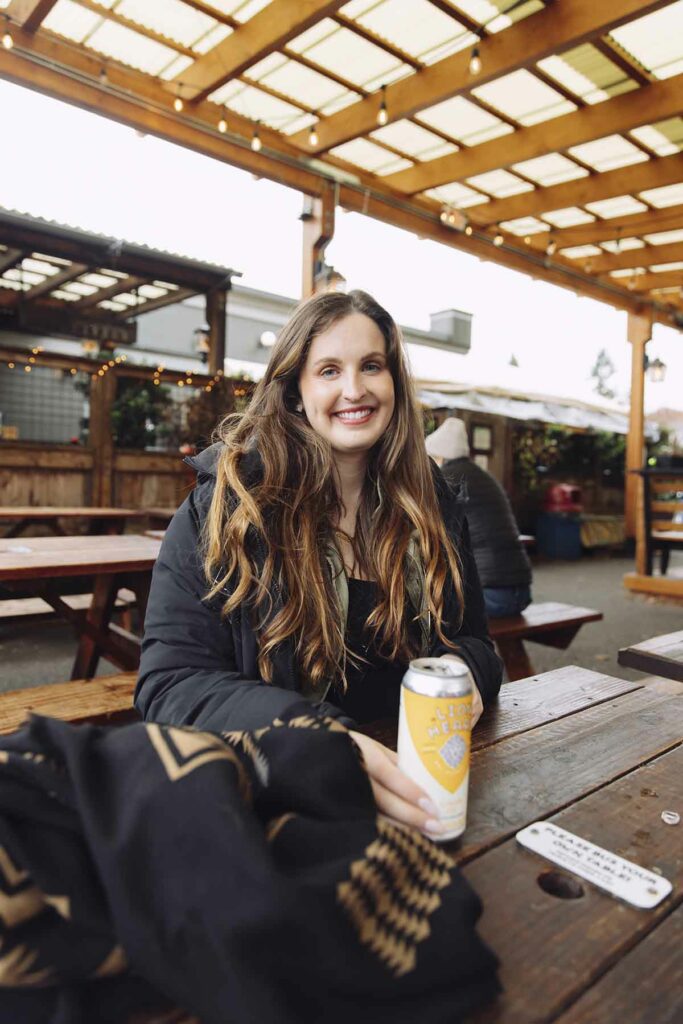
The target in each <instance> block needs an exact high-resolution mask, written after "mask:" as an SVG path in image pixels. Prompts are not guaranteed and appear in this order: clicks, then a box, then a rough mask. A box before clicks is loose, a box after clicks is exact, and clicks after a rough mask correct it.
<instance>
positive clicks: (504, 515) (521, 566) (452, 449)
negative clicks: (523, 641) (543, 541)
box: [426, 416, 531, 619]
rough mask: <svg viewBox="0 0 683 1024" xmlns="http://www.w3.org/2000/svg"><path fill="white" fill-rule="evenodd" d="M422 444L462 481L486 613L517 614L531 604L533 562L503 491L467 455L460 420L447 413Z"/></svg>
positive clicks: (450, 475) (451, 476)
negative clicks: (466, 498) (424, 443)
mask: <svg viewBox="0 0 683 1024" xmlns="http://www.w3.org/2000/svg"><path fill="white" fill-rule="evenodd" d="M426 447H427V453H428V454H429V455H431V457H432V458H433V459H434V461H435V462H436V463H437V464H438V465H439V466H442V467H443V468H442V471H443V475H444V476H445V477H446V479H447V480H448V482H449V483H451V484H462V483H464V484H465V487H466V493H467V495H468V498H469V501H468V503H467V513H466V514H467V521H468V523H469V528H470V537H471V540H472V549H473V551H474V560H475V562H476V563H477V569H478V571H479V579H480V580H481V585H482V587H483V590H484V602H485V604H486V613H487V615H488V616H489V618H491V619H497V618H502V617H503V616H505V615H518V614H519V612H522V611H524V609H525V608H526V607H527V605H529V604H530V603H531V564H530V562H529V559H528V557H527V554H526V551H525V550H524V548H523V546H522V543H521V541H520V539H519V528H518V526H517V523H516V522H515V517H514V513H513V511H512V508H511V506H510V502H509V501H508V497H507V495H506V493H505V491H504V490H503V488H502V487H501V486H500V484H499V483H498V481H497V480H496V479H495V478H494V477H492V476H491V474H490V473H488V472H487V471H486V470H485V469H482V468H481V466H478V465H477V464H476V463H475V462H472V460H471V459H470V446H469V443H468V440H467V429H466V427H465V424H464V423H463V421H462V420H459V419H456V417H454V416H449V417H448V419H446V420H444V422H443V423H442V424H441V426H440V427H437V429H436V430H435V431H434V433H432V434H430V435H429V437H428V438H427V441H426Z"/></svg>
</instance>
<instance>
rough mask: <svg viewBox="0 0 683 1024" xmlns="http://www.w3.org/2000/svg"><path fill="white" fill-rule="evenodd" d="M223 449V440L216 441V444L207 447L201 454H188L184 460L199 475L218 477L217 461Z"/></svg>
mask: <svg viewBox="0 0 683 1024" xmlns="http://www.w3.org/2000/svg"><path fill="white" fill-rule="evenodd" d="M222 450H223V442H222V441H216V443H215V444H212V445H210V446H209V447H208V448H205V449H204V451H203V452H200V453H199V455H188V456H187V457H186V458H185V459H183V462H186V463H187V465H188V466H191V468H192V469H194V471H195V473H197V474H199V476H200V477H201V476H211V477H213V478H214V480H215V479H216V463H217V462H218V457H219V455H220V454H221V452H222Z"/></svg>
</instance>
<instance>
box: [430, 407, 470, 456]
mask: <svg viewBox="0 0 683 1024" xmlns="http://www.w3.org/2000/svg"><path fill="white" fill-rule="evenodd" d="M425 447H426V448H427V454H428V455H432V456H434V457H435V458H440V459H461V458H462V457H463V456H469V454H470V446H469V443H468V440H467V428H466V427H465V424H464V423H463V421H462V420H459V419H456V418H455V416H449V417H448V419H446V420H444V421H443V423H442V424H441V426H440V427H437V429H436V430H435V431H434V433H433V434H430V435H429V437H428V438H427V440H426V442H425Z"/></svg>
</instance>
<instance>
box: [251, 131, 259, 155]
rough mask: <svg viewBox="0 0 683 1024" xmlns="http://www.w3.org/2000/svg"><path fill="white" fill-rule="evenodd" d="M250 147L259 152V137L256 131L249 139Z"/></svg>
mask: <svg viewBox="0 0 683 1024" xmlns="http://www.w3.org/2000/svg"><path fill="white" fill-rule="evenodd" d="M251 148H252V149H253V151H254V152H255V153H259V152H260V151H261V139H260V137H259V133H258V132H254V136H253V138H252V140H251Z"/></svg>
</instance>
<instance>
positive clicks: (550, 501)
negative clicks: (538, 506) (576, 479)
mask: <svg viewBox="0 0 683 1024" xmlns="http://www.w3.org/2000/svg"><path fill="white" fill-rule="evenodd" d="M543 508H544V509H545V511H546V512H564V513H568V512H582V511H583V504H582V501H581V488H580V487H577V486H576V485H575V484H551V485H550V486H549V487H548V489H547V491H546V492H545V496H544V498H543Z"/></svg>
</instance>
